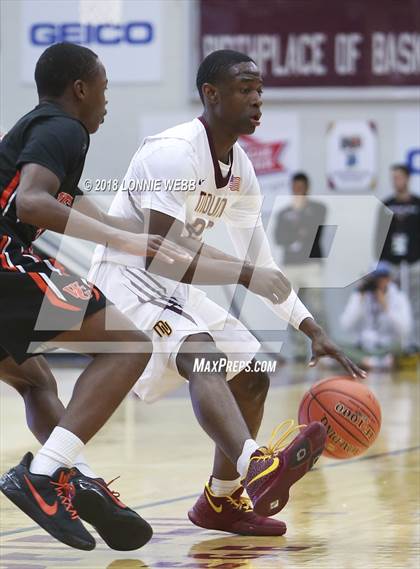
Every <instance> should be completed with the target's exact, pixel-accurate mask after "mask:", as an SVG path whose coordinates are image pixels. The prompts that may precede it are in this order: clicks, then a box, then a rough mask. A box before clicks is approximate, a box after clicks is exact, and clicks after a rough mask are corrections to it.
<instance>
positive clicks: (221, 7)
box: [199, 0, 420, 88]
mask: <svg viewBox="0 0 420 569" xmlns="http://www.w3.org/2000/svg"><path fill="white" fill-rule="evenodd" d="M199 38H200V46H201V55H202V56H203V57H205V56H206V55H208V54H209V53H210V52H212V51H214V50H216V49H235V50H237V51H242V52H245V53H247V54H248V55H250V56H251V57H252V58H253V59H254V60H255V62H256V63H257V65H258V66H259V68H260V69H261V71H262V73H263V74H264V77H265V85H266V86H268V87H281V88H284V87H379V86H386V87H389V86H392V87H402V86H418V85H420V1H419V0H339V1H337V0H293V1H291V0H201V1H200V14H199Z"/></svg>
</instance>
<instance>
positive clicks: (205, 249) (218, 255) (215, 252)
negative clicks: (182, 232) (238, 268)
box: [177, 237, 243, 263]
mask: <svg viewBox="0 0 420 569" xmlns="http://www.w3.org/2000/svg"><path fill="white" fill-rule="evenodd" d="M177 243H178V245H181V246H182V247H185V248H186V249H188V250H189V251H191V252H193V253H194V254H197V253H200V255H202V256H203V257H208V258H210V259H215V260H218V261H230V262H234V263H241V262H243V261H241V259H238V258H237V257H234V256H233V255H228V254H227V253H224V252H223V251H220V249H216V247H212V246H211V245H207V243H203V242H201V241H198V240H197V239H191V238H190V237H179V238H178V239H177Z"/></svg>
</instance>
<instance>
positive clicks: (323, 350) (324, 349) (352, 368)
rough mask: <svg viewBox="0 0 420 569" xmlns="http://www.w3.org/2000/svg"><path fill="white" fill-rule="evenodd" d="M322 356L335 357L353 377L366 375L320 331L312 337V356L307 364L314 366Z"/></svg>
mask: <svg viewBox="0 0 420 569" xmlns="http://www.w3.org/2000/svg"><path fill="white" fill-rule="evenodd" d="M323 356H329V357H330V358H333V359H335V360H336V361H337V362H338V363H340V364H341V365H342V366H343V368H344V369H345V370H346V371H347V372H348V374H349V375H351V376H352V377H353V378H354V379H357V378H365V377H366V375H367V374H366V372H365V371H363V370H362V369H360V368H359V367H358V366H357V365H356V364H355V363H354V362H352V361H351V359H350V358H348V357H347V356H346V355H345V354H344V353H343V352H342V351H341V350H340V348H339V347H338V346H337V345H336V344H334V342H332V341H331V340H330V339H329V338H328V336H327V335H326V334H325V333H324V332H321V333H320V334H317V335H316V336H314V337H313V338H312V358H311V361H310V362H309V366H310V367H313V366H316V364H317V363H318V361H319V358H322V357H323Z"/></svg>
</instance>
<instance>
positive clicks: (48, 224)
mask: <svg viewBox="0 0 420 569" xmlns="http://www.w3.org/2000/svg"><path fill="white" fill-rule="evenodd" d="M16 206H17V214H18V217H19V219H20V220H21V221H23V222H24V223H30V224H31V225H34V226H35V227H39V228H41V229H48V230H50V231H55V232H57V233H61V234H62V235H68V236H70V237H78V238H79V239H85V240H87V241H92V242H93V243H99V244H101V245H107V244H109V245H110V246H112V247H116V248H120V243H121V241H122V239H123V238H122V236H121V231H118V230H117V229H116V228H113V227H110V226H108V225H106V224H104V223H102V222H100V221H98V220H96V219H93V218H91V217H88V216H86V215H84V214H82V213H80V212H78V211H76V210H72V209H71V208H69V207H67V206H65V205H63V204H61V203H59V202H58V201H57V200H56V199H55V198H53V197H52V196H50V195H49V194H46V193H45V192H40V193H39V194H38V195H37V199H36V200H32V199H31V200H29V199H25V198H24V199H18V200H17V203H16Z"/></svg>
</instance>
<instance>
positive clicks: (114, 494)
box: [96, 476, 121, 500]
mask: <svg viewBox="0 0 420 569" xmlns="http://www.w3.org/2000/svg"><path fill="white" fill-rule="evenodd" d="M118 478H120V476H116V477H115V478H113V479H112V480H110V481H109V482H105V480H104V481H103V484H102V481H101V482H99V481H98V480H97V481H96V482H97V483H98V484H99V486H102V488H104V489H105V490H107V491H108V492H109V493H110V494H112V495H113V496H114V498H116V499H117V500H118V498H119V497H120V496H121V493H120V492H117V491H116V490H112V489H111V488H110V485H111V484H112V483H113V482H115V481H116V480H118Z"/></svg>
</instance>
